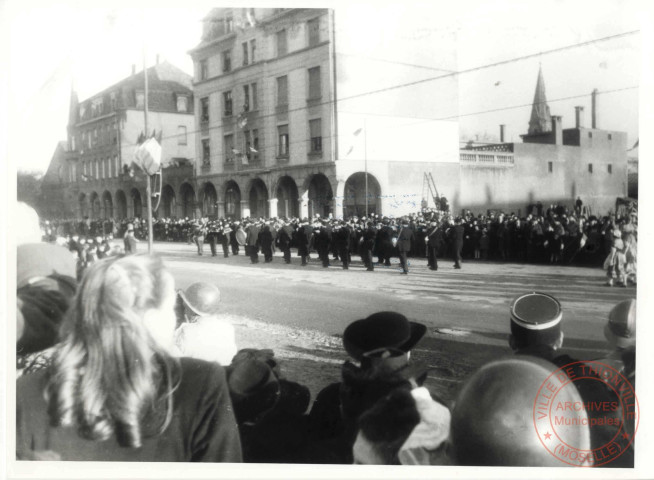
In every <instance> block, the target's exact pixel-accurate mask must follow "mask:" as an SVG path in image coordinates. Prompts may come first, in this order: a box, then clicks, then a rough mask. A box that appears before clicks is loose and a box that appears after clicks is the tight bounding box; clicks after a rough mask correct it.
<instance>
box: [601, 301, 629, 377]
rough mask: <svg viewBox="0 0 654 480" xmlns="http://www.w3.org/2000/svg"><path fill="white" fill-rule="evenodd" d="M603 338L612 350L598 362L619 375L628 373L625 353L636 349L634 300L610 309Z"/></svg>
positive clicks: (623, 302)
mask: <svg viewBox="0 0 654 480" xmlns="http://www.w3.org/2000/svg"><path fill="white" fill-rule="evenodd" d="M604 337H605V338H606V341H607V342H608V343H609V346H610V347H611V348H612V349H613V351H612V352H610V353H609V354H608V355H607V356H606V357H603V358H601V359H599V360H598V362H601V363H605V364H607V365H609V366H610V367H612V368H613V369H615V370H617V371H618V372H620V373H623V374H624V373H630V372H629V370H630V369H629V368H627V367H626V366H625V363H624V355H625V351H627V350H629V349H633V348H635V347H636V300H635V299H633V298H630V299H629V300H623V301H622V302H620V303H618V304H617V305H616V306H614V307H613V308H612V309H611V312H610V313H609V319H608V322H606V326H605V327H604Z"/></svg>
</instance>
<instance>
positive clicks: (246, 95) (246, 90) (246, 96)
mask: <svg viewBox="0 0 654 480" xmlns="http://www.w3.org/2000/svg"><path fill="white" fill-rule="evenodd" d="M243 110H244V111H246V112H249V111H250V86H249V85H243Z"/></svg>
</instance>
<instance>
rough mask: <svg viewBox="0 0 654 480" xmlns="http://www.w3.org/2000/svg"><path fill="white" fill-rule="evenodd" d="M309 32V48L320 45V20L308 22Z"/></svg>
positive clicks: (315, 19)
mask: <svg viewBox="0 0 654 480" xmlns="http://www.w3.org/2000/svg"><path fill="white" fill-rule="evenodd" d="M307 30H308V34H309V46H310V47H311V46H313V45H317V44H319V43H320V19H319V18H314V19H313V20H309V21H308V22H307Z"/></svg>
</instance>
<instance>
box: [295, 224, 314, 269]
mask: <svg viewBox="0 0 654 480" xmlns="http://www.w3.org/2000/svg"><path fill="white" fill-rule="evenodd" d="M312 236H313V229H312V228H311V225H309V220H308V219H306V218H304V219H302V223H301V224H300V228H299V229H298V231H297V244H298V245H297V254H298V256H299V257H301V258H302V266H303V267H304V266H306V265H307V260H309V251H310V248H311V238H312Z"/></svg>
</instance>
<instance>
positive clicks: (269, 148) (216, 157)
mask: <svg viewBox="0 0 654 480" xmlns="http://www.w3.org/2000/svg"><path fill="white" fill-rule="evenodd" d="M637 88H639V87H638V86H637V85H635V86H631V87H623V88H616V89H613V90H604V91H601V92H597V94H598V95H604V94H610V93H617V92H623V91H628V90H634V89H637ZM589 95H590V94H588V93H584V94H580V95H572V96H568V97H561V98H554V99H551V100H548V101H547V103H556V102H563V101H566V100H572V99H576V98H582V97H587V96H589ZM532 105H533V103H523V104H520V105H512V106H508V107H502V108H494V109H490V110H481V111H478V112H470V113H464V114H459V115H451V116H445V117H438V118H423V117H402V118H416V119H418V120H419V121H417V122H411V123H406V124H403V125H399V126H398V125H390V126H384V127H380V128H378V129H384V128H388V129H397V128H405V127H411V126H414V125H418V124H422V123H429V122H436V121H446V120H454V119H458V118H462V117H470V116H474V115H483V114H486V113H494V112H498V111H504V110H513V109H517V108H525V107H531V106H532ZM344 113H351V114H357V112H344ZM371 115H373V116H374V114H371ZM382 116H386V115H382ZM389 116H390V115H389ZM251 130H254V129H251ZM251 130H250V131H251ZM177 136H180V135H179V134H176V135H171V136H168V137H163V138H174V137H177ZM332 137H335V135H326V136H323V137H322V139H323V141H324V140H325V139H327V140H329V139H331V138H332ZM309 142H311V139H303V140H296V141H294V142H289V143H288V145H289V147H290V146H291V145H300V144H304V143H309ZM459 143H467V142H459ZM480 143H483V142H480ZM509 143H511V142H509ZM134 146H136V144H134ZM237 146H238V144H237V145H235V146H234V148H236V147H237ZM275 150H277V145H275V144H272V145H266V146H263V147H261V146H260V147H259V148H258V149H257V151H258V152H259V154H261V153H262V152H268V151H275ZM224 157H225V154H224V153H223V152H218V153H213V152H212V153H211V155H210V157H209V159H210V161H213V160H220V159H222V158H224ZM199 158H200V157H199V156H198V159H199ZM345 159H347V160H357V159H356V158H353V157H347V156H346V157H343V158H342V159H341V160H345ZM250 162H252V163H253V165H252V166H259V165H255V164H256V163H257V162H256V161H255V160H250ZM316 163H320V162H316ZM234 164H236V162H234ZM260 166H261V167H263V165H260Z"/></svg>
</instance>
